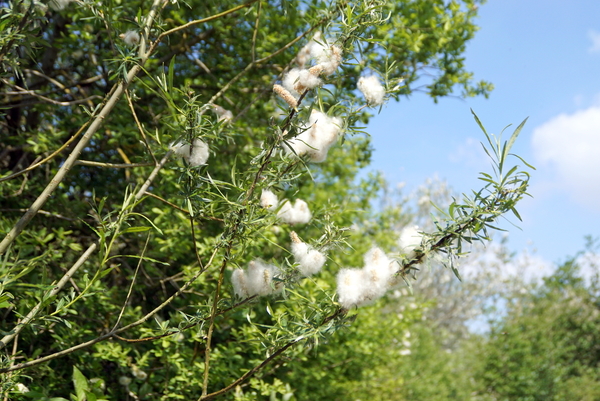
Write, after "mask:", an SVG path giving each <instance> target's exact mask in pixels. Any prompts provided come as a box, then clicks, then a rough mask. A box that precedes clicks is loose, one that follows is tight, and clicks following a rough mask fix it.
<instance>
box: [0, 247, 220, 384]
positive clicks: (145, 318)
mask: <svg viewBox="0 0 600 401" xmlns="http://www.w3.org/2000/svg"><path fill="white" fill-rule="evenodd" d="M216 254H217V250H215V251H214V252H213V254H212V255H211V257H210V259H209V261H208V262H207V263H206V265H205V268H208V267H209V266H210V265H211V264H212V261H213V260H214V257H215V255H216ZM201 274H202V270H198V271H197V272H196V274H194V276H193V277H192V278H191V279H190V280H189V281H188V282H187V283H185V284H184V285H183V286H182V287H181V288H180V289H179V290H177V291H176V292H175V293H174V294H173V295H171V296H170V297H169V298H167V299H166V300H165V301H164V302H163V303H162V304H160V305H159V306H157V307H156V308H154V309H153V310H152V311H150V312H149V313H148V314H146V315H145V316H143V317H142V318H140V319H138V320H137V321H135V322H133V323H130V324H128V325H127V326H123V327H121V328H120V329H116V330H113V331H110V332H108V333H106V334H103V335H101V336H99V337H96V338H94V339H92V340H90V341H86V342H84V343H81V344H77V345H75V346H73V347H70V348H67V349H65V350H62V351H59V352H55V353H54V354H50V355H47V356H44V357H41V358H37V359H34V360H33V361H29V362H24V363H20V364H18V365H14V366H11V367H8V368H2V369H0V373H6V372H12V371H14V370H19V369H24V368H29V367H31V366H36V365H39V364H40V363H44V362H48V361H51V360H53V359H56V358H59V357H61V356H64V355H68V354H70V353H73V352H75V351H78V350H80V349H85V348H87V347H89V346H91V345H94V344H96V343H99V342H100V341H104V340H106V339H108V338H111V337H113V336H114V335H115V334H119V333H122V332H124V331H127V330H129V329H131V328H133V327H137V326H139V325H140V324H143V323H145V322H146V321H148V319H150V318H151V317H152V316H154V315H155V314H156V313H158V312H160V311H161V310H162V309H163V308H165V307H166V306H167V305H169V304H170V303H171V302H173V300H174V299H175V298H177V297H178V296H179V294H181V293H182V292H183V291H185V290H186V289H187V288H188V287H189V286H190V285H192V283H193V282H194V281H196V279H197V278H198V277H200V275H201Z"/></svg>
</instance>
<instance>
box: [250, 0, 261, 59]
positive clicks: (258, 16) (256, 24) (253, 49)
mask: <svg viewBox="0 0 600 401" xmlns="http://www.w3.org/2000/svg"><path fill="white" fill-rule="evenodd" d="M261 9H262V1H260V0H259V2H258V10H257V11H256V21H254V32H253V33H252V62H255V61H256V35H257V34H258V24H259V23H260V11H261Z"/></svg>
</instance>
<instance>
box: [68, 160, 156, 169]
mask: <svg viewBox="0 0 600 401" xmlns="http://www.w3.org/2000/svg"><path fill="white" fill-rule="evenodd" d="M74 165H75V166H89V167H104V168H134V167H150V166H154V163H100V162H93V161H89V160H77V161H76V162H75V164H74Z"/></svg>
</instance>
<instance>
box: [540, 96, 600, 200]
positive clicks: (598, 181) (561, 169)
mask: <svg viewBox="0 0 600 401" xmlns="http://www.w3.org/2000/svg"><path fill="white" fill-rule="evenodd" d="M532 146H533V151H534V153H535V157H536V160H537V163H538V165H539V164H541V165H542V166H543V165H546V166H552V167H554V168H555V172H556V174H557V177H556V179H555V183H556V184H557V188H560V189H561V190H563V191H568V192H569V193H570V195H571V197H572V198H573V199H574V200H575V201H576V202H578V203H580V204H583V205H586V206H589V207H591V208H592V209H596V210H600V106H595V107H590V108H588V109H586V110H581V111H578V112H576V113H574V114H560V115H558V116H556V117H554V118H552V119H551V120H550V121H548V122H546V123H544V124H542V125H541V126H539V127H537V128H535V130H534V131H533V138H532ZM542 166H540V167H542Z"/></svg>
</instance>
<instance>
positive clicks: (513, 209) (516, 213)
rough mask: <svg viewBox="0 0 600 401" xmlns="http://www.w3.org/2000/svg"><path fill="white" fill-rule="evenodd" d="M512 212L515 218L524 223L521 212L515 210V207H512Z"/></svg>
mask: <svg viewBox="0 0 600 401" xmlns="http://www.w3.org/2000/svg"><path fill="white" fill-rule="evenodd" d="M510 210H511V211H512V212H513V214H514V215H515V216H517V219H519V221H523V219H522V218H521V215H520V214H519V212H517V209H515V208H514V207H511V208H510Z"/></svg>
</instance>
